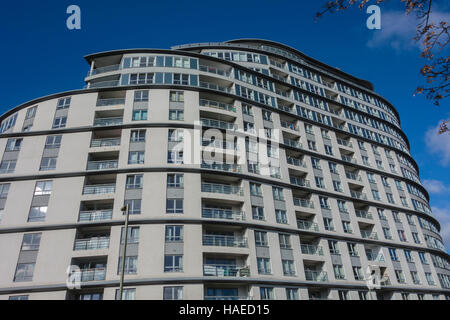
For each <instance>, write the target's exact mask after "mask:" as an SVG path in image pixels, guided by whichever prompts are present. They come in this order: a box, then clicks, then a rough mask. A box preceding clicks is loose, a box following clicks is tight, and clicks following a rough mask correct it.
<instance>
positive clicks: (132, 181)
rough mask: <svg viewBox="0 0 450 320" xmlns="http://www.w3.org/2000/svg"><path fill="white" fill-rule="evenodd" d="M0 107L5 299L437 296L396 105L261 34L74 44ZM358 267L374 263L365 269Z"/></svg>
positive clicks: (1, 287) (436, 264) (431, 228)
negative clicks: (55, 70) (153, 44)
mask: <svg viewBox="0 0 450 320" xmlns="http://www.w3.org/2000/svg"><path fill="white" fill-rule="evenodd" d="M85 58H86V60H87V62H88V63H89V65H90V70H89V72H88V75H87V77H86V78H85V82H86V87H85V88H84V89H80V90H74V91H70V92H63V93H58V94H54V95H51V96H47V97H43V98H39V99H36V100H33V101H30V102H27V103H24V104H22V105H20V106H17V107H15V108H13V109H11V110H9V111H8V112H7V113H5V114H4V115H2V116H1V118H0V121H1V125H0V132H1V134H0V150H2V152H3V154H2V159H1V163H0V191H1V192H0V209H1V211H0V214H1V222H0V243H1V245H0V255H1V259H0V298H1V299H115V298H117V295H118V294H117V289H118V287H119V279H120V275H119V273H120V266H121V252H122V248H123V240H124V238H125V232H124V213H123V212H122V208H123V206H124V205H128V208H129V212H130V223H129V229H128V236H127V245H126V246H127V248H126V249H127V250H126V257H125V270H126V272H125V273H126V274H125V283H124V287H125V291H124V298H126V299H257V300H258V299H302V300H305V299H351V300H358V299H364V300H365V299H372V300H373V299H378V300H380V299H440V300H444V299H448V298H449V297H450V263H449V256H448V255H447V253H446V249H445V247H444V245H443V241H442V238H441V236H440V234H439V231H440V225H439V222H438V221H437V220H436V219H435V218H434V217H433V214H432V212H431V210H430V207H429V203H428V201H429V196H428V193H427V191H426V190H425V189H424V187H423V186H422V185H421V183H420V180H419V168H418V166H417V164H416V162H415V161H414V159H413V158H412V157H411V155H410V151H409V142H408V138H407V137H406V135H405V134H404V133H403V132H402V130H401V127H400V118H399V114H398V112H397V111H396V110H395V108H394V107H393V106H392V105H391V104H390V103H389V102H388V101H386V99H384V98H383V97H381V96H380V95H378V94H377V93H375V92H374V91H373V86H372V84H371V83H370V82H368V81H365V80H361V79H358V78H356V77H354V76H351V75H349V74H347V73H344V72H342V71H340V70H337V69H335V68H332V67H330V66H328V65H326V64H324V63H322V62H320V61H317V60H315V59H313V58H311V57H308V56H306V55H304V54H303V53H301V52H299V51H298V50H296V49H293V48H290V47H288V46H286V45H283V44H279V43H275V42H271V41H266V40H257V39H240V40H232V41H227V42H221V43H202V44H190V45H182V46H176V47H173V48H172V49H171V50H154V49H132V50H118V51H110V52H103V53H98V54H92V55H89V56H87V57H85ZM369 275H371V276H370V277H369Z"/></svg>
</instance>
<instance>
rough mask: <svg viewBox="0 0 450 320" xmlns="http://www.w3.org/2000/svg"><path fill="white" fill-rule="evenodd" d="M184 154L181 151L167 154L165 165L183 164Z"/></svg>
mask: <svg viewBox="0 0 450 320" xmlns="http://www.w3.org/2000/svg"><path fill="white" fill-rule="evenodd" d="M183 162H184V153H183V151H169V152H168V153H167V163H174V164H183Z"/></svg>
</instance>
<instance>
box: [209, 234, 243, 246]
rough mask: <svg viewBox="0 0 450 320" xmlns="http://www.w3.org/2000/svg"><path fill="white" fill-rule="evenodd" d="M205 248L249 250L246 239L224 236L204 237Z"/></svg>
mask: <svg viewBox="0 0 450 320" xmlns="http://www.w3.org/2000/svg"><path fill="white" fill-rule="evenodd" d="M203 245H204V246H219V247H238V248H247V247H248V241H247V238H245V237H235V236H222V235H208V234H206V235H203Z"/></svg>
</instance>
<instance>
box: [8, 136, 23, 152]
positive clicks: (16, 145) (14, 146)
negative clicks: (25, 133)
mask: <svg viewBox="0 0 450 320" xmlns="http://www.w3.org/2000/svg"><path fill="white" fill-rule="evenodd" d="M22 141H23V139H8V142H7V143H6V149H5V151H19V150H20V145H21V144H22Z"/></svg>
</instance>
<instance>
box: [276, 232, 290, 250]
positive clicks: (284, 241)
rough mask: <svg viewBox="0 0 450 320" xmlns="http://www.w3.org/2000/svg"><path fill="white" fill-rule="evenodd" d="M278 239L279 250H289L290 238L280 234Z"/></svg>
mask: <svg viewBox="0 0 450 320" xmlns="http://www.w3.org/2000/svg"><path fill="white" fill-rule="evenodd" d="M278 238H279V240H280V248H282V249H291V237H290V236H289V235H288V234H284V233H280V234H279V235H278Z"/></svg>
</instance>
